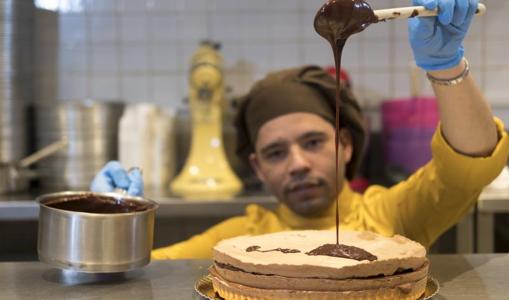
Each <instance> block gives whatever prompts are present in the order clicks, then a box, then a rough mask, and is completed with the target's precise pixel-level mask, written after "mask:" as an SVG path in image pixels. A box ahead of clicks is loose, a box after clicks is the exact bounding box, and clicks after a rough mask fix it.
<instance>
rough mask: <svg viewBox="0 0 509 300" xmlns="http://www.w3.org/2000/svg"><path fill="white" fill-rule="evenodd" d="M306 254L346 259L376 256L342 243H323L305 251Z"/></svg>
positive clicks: (366, 258) (370, 259) (365, 258)
mask: <svg viewBox="0 0 509 300" xmlns="http://www.w3.org/2000/svg"><path fill="white" fill-rule="evenodd" d="M306 254H307V255H325V256H334V257H342V258H348V259H355V260H359V261H360V260H369V261H373V260H377V259H378V258H377V257H376V256H375V255H373V254H371V253H369V252H368V251H366V250H364V249H361V248H358V247H354V246H348V245H343V244H339V245H338V244H325V245H322V246H320V247H318V248H316V249H313V250H311V251H309V252H306Z"/></svg>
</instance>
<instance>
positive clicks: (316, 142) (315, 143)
mask: <svg viewBox="0 0 509 300" xmlns="http://www.w3.org/2000/svg"><path fill="white" fill-rule="evenodd" d="M321 144H322V140H319V139H312V140H309V141H306V142H305V143H304V147H305V148H306V149H315V148H317V147H319V146H320V145H321Z"/></svg>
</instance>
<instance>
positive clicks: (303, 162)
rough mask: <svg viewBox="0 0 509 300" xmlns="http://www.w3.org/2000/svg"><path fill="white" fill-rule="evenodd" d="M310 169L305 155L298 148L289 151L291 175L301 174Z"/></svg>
mask: <svg viewBox="0 0 509 300" xmlns="http://www.w3.org/2000/svg"><path fill="white" fill-rule="evenodd" d="M310 170H311V165H310V163H309V160H308V159H307V157H306V155H305V154H304V153H303V152H302V151H301V150H300V149H298V148H294V149H292V150H291V152H290V164H289V171H290V175H291V176H303V175H306V174H307V173H308V172H309V171H310Z"/></svg>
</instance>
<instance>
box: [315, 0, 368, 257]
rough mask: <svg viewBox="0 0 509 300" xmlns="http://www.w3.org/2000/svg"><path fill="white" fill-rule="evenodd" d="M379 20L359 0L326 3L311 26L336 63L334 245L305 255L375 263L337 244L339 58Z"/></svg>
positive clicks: (359, 252) (347, 247)
mask: <svg viewBox="0 0 509 300" xmlns="http://www.w3.org/2000/svg"><path fill="white" fill-rule="evenodd" d="M377 22H378V18H377V17H376V16H375V14H374V12H373V10H372V9H371V7H370V6H369V4H368V3H367V2H364V1H362V0H329V1H327V2H326V3H325V4H324V5H323V6H322V7H321V8H320V9H319V10H318V12H317V13H316V16H315V21H314V27H315V30H316V32H317V33H318V34H319V35H321V36H322V37H323V38H325V39H326V40H327V41H328V42H329V43H330V45H331V46H332V52H333V54H334V62H335V64H336V132H335V146H336V152H335V153H336V158H335V159H336V185H335V188H336V193H335V194H336V244H325V245H322V246H320V247H318V248H316V249H314V250H312V251H310V252H308V253H307V254H308V255H327V256H336V257H344V258H351V259H356V260H363V259H367V260H376V259H377V257H376V256H374V255H372V254H371V253H369V252H367V251H365V250H363V249H360V248H357V247H353V246H347V245H341V244H339V197H338V196H339V194H338V178H339V174H338V173H339V161H338V152H339V132H340V124H341V123H340V119H339V112H340V107H341V96H340V85H341V83H340V70H341V55H342V53H343V48H344V46H345V43H346V40H347V39H348V38H349V37H350V36H351V35H352V34H355V33H358V32H361V31H363V30H364V29H366V27H368V26H369V25H370V24H372V23H377Z"/></svg>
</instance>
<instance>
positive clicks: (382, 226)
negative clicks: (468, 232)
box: [152, 119, 509, 259]
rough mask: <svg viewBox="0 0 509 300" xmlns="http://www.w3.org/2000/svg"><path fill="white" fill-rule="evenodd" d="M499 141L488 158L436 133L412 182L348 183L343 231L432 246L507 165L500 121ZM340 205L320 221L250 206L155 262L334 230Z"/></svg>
mask: <svg viewBox="0 0 509 300" xmlns="http://www.w3.org/2000/svg"><path fill="white" fill-rule="evenodd" d="M495 123H496V125H497V130H498V135H499V141H498V144H497V146H496V148H495V150H494V151H493V153H492V154H491V155H490V156H488V157H469V156H465V155H461V154H459V153H457V152H456V151H454V150H453V149H452V148H451V147H450V146H449V145H448V144H447V142H446V141H445V140H444V137H443V136H442V134H441V130H437V131H436V132H435V134H434V136H433V139H432V142H431V150H432V157H433V159H432V160H431V161H430V162H428V163H427V164H426V165H425V166H423V167H422V168H420V169H419V170H417V171H416V172H415V173H414V174H413V175H412V176H410V177H409V178H408V179H407V180H405V181H403V182H401V183H399V184H397V185H395V186H393V187H391V188H385V187H382V186H371V187H369V188H368V189H367V190H366V192H365V193H364V194H362V195H361V194H358V193H356V192H353V191H352V190H351V189H350V188H349V187H348V184H345V185H344V187H343V190H342V191H341V193H340V196H339V197H340V198H339V201H340V202H339V203H340V220H341V223H340V227H341V228H342V229H350V230H369V231H373V232H376V233H379V234H382V235H387V236H391V235H394V234H401V235H404V236H406V237H408V238H410V239H413V240H415V241H418V242H420V243H421V244H423V245H424V246H425V247H429V246H430V245H431V244H432V243H433V242H434V241H435V240H436V239H437V238H438V237H439V236H440V234H442V233H443V232H444V231H446V230H447V229H448V228H450V227H451V226H453V225H454V224H455V223H457V222H458V221H459V220H460V219H461V218H462V217H463V216H464V215H465V214H467V213H468V211H469V209H470V208H471V207H472V205H473V204H474V203H475V202H476V201H477V198H478V196H479V194H480V193H481V191H482V189H483V187H484V186H486V185H488V184H489V183H490V182H491V181H492V180H493V179H495V178H496V177H497V176H498V174H499V173H500V172H501V171H502V168H503V167H504V165H505V164H506V162H507V158H508V152H509V150H508V149H509V143H508V137H507V134H506V132H505V130H504V124H503V123H502V122H501V121H500V120H498V119H495ZM438 128H440V126H439V127H438ZM334 228H335V204H334V203H332V205H331V207H330V209H329V210H328V211H327V212H326V213H325V214H324V215H323V216H320V217H314V218H309V217H302V216H299V215H297V214H295V213H294V212H292V211H291V210H290V209H289V208H288V207H287V206H285V205H284V204H280V205H279V206H278V207H277V208H276V209H275V210H274V211H272V210H268V209H265V208H263V207H261V206H259V205H254V204H252V205H249V206H247V208H246V213H245V215H243V216H238V217H233V218H230V219H227V220H225V221H223V222H221V223H219V224H217V225H215V226H213V227H212V228H210V229H208V230H207V231H205V232H204V233H202V234H198V235H195V236H194V237H192V238H190V239H189V240H186V241H183V242H180V243H177V244H175V245H171V246H168V247H165V248H160V249H156V250H154V251H152V258H153V259H200V258H203V259H205V258H211V257H212V247H213V246H214V245H215V244H216V243H218V242H219V241H221V240H223V239H227V238H232V237H235V236H239V235H246V234H248V235H258V234H264V233H271V232H277V231H284V230H296V229H334Z"/></svg>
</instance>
